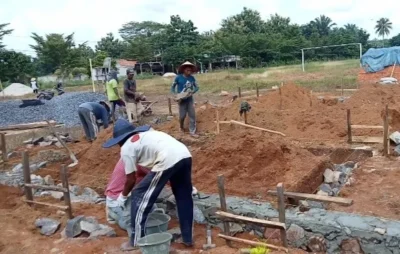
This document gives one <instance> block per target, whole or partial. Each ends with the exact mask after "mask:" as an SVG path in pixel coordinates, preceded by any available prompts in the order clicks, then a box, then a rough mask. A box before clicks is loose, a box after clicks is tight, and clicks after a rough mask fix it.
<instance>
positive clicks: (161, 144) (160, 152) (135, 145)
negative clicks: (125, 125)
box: [121, 129, 192, 174]
mask: <svg viewBox="0 0 400 254" xmlns="http://www.w3.org/2000/svg"><path fill="white" fill-rule="evenodd" d="M190 157H192V155H191V154H190V152H189V150H188V148H187V147H186V146H185V145H184V144H182V143H181V142H179V141H178V140H176V139H174V138H173V137H171V136H170V135H168V134H166V133H164V132H161V131H156V130H153V129H150V130H149V131H146V132H141V133H139V134H136V135H133V136H132V137H131V138H129V139H128V140H127V141H126V142H125V144H124V145H123V146H122V148H121V158H122V160H123V161H124V164H125V173H126V174H130V173H133V172H135V171H136V170H137V169H136V164H139V165H140V166H143V167H146V168H149V169H151V171H152V172H160V171H164V170H166V169H169V168H171V167H172V166H174V165H175V164H176V163H177V162H179V161H180V160H182V159H185V158H190Z"/></svg>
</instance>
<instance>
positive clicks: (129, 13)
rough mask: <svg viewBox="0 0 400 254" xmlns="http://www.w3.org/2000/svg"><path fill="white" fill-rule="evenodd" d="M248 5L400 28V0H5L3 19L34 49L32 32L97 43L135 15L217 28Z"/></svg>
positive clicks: (20, 45) (11, 44)
mask: <svg viewBox="0 0 400 254" xmlns="http://www.w3.org/2000/svg"><path fill="white" fill-rule="evenodd" d="M243 7H248V8H251V9H255V10H257V11H259V12H260V13H261V15H262V17H263V18H264V19H267V18H268V17H269V16H270V15H271V14H274V13H278V14H279V15H281V16H285V17H290V18H291V20H292V22H294V23H297V24H305V23H308V22H309V21H310V20H312V19H314V18H316V17H318V16H319V15H321V14H324V15H326V16H328V17H330V18H331V19H332V20H333V21H334V22H335V23H337V24H338V25H339V26H342V25H344V24H347V23H354V24H356V25H358V26H359V27H362V28H364V29H366V30H367V31H368V32H369V33H370V34H371V36H370V39H373V38H376V35H375V33H374V26H375V22H376V20H378V19H379V18H382V17H386V18H389V19H390V20H391V21H392V23H393V30H392V31H391V35H392V36H393V35H397V34H399V33H400V15H398V14H397V13H396V12H398V7H400V3H399V2H398V0H386V1H385V5H381V6H379V5H377V2H376V1H372V0H363V1H361V0H334V1H322V0H245V1H243V0H198V1H189V0H159V1H152V0H147V1H144V0H113V1H106V0H34V1H32V0H12V1H6V0H1V1H0V24H2V23H10V26H9V27H10V28H12V29H14V32H13V33H12V34H11V35H9V36H6V37H4V40H3V43H4V44H5V45H6V47H7V48H8V49H14V50H16V51H21V52H24V53H26V54H29V55H34V52H33V51H32V49H31V48H30V47H29V44H32V43H33V40H32V39H31V38H30V35H31V33H32V32H35V33H38V34H39V35H45V34H48V33H64V34H70V33H75V36H74V38H75V41H76V42H77V43H82V42H85V41H88V45H89V46H91V47H94V46H95V45H96V41H98V40H100V38H102V37H104V36H105V35H106V34H107V33H109V32H112V33H114V34H115V35H117V34H118V29H119V28H121V26H122V25H123V24H125V23H127V22H130V21H145V20H151V21H156V22H161V23H168V22H169V17H170V16H171V15H176V14H179V15H180V16H181V17H182V18H183V19H185V20H188V19H191V20H192V21H193V22H194V24H195V26H197V27H198V29H199V31H207V30H216V29H218V28H219V27H220V23H221V20H222V19H224V18H226V17H229V16H232V15H235V14H237V13H239V12H240V11H241V10H242V9H243ZM396 14H397V15H396Z"/></svg>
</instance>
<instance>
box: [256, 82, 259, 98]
mask: <svg viewBox="0 0 400 254" xmlns="http://www.w3.org/2000/svg"><path fill="white" fill-rule="evenodd" d="M256 94H257V98H258V97H260V90H259V89H258V84H257V83H256Z"/></svg>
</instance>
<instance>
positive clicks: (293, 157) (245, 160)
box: [193, 131, 322, 197]
mask: <svg viewBox="0 0 400 254" xmlns="http://www.w3.org/2000/svg"><path fill="white" fill-rule="evenodd" d="M193 158H194V160H193V181H194V184H195V185H196V187H197V188H198V189H199V190H201V191H206V192H213V193H215V192H217V191H218V190H217V184H216V179H217V175H219V174H223V175H224V176H225V179H226V180H225V188H226V191H227V193H228V194H230V195H239V196H251V197H256V196H263V197H264V196H265V194H266V192H267V190H269V189H275V188H276V185H277V184H278V183H279V182H283V183H284V184H285V188H286V189H287V190H291V191H300V192H303V191H304V192H309V193H311V192H313V191H314V190H315V188H316V187H317V186H318V185H316V186H314V185H315V184H313V181H315V180H317V181H319V180H320V177H318V176H321V174H322V173H321V172H319V169H318V165H319V164H320V163H321V161H322V159H321V158H320V157H316V156H314V155H313V154H311V153H310V152H309V151H307V150H305V149H302V148H298V147H296V146H294V145H291V144H290V143H288V142H287V141H284V140H279V139H278V138H271V137H270V136H268V135H264V134H262V133H260V132H257V131H254V132H253V131H251V132H247V131H238V132H236V133H235V132H229V133H224V134H221V135H218V136H216V137H215V139H214V140H212V141H210V142H208V143H207V144H203V145H201V146H200V148H198V149H196V150H195V151H193ZM311 175H314V177H313V180H312V179H309V178H308V177H309V176H311ZM305 178H307V181H303V180H304V179H305ZM308 180H309V181H308ZM319 184H320V183H319Z"/></svg>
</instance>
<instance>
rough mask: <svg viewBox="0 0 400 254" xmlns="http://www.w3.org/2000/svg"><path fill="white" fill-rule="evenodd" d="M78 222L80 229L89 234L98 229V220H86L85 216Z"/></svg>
mask: <svg viewBox="0 0 400 254" xmlns="http://www.w3.org/2000/svg"><path fill="white" fill-rule="evenodd" d="M80 224H81V225H80V226H81V229H82V231H85V232H88V233H89V234H90V233H92V232H94V231H96V230H100V225H99V223H98V222H93V221H87V220H86V218H84V219H82V220H81V222H80Z"/></svg>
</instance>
